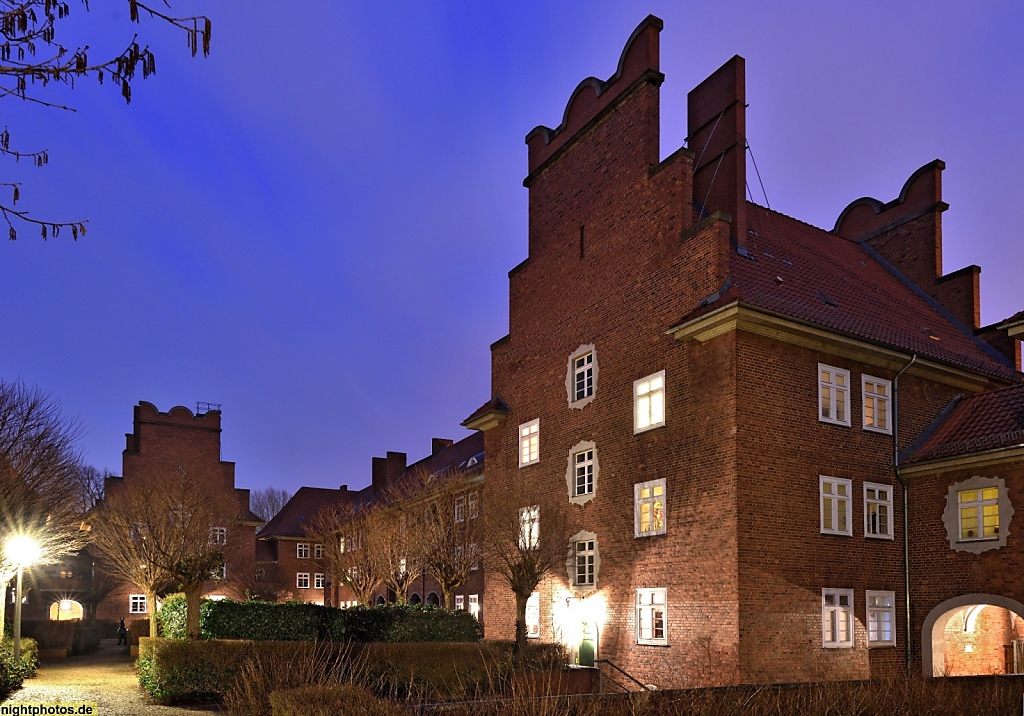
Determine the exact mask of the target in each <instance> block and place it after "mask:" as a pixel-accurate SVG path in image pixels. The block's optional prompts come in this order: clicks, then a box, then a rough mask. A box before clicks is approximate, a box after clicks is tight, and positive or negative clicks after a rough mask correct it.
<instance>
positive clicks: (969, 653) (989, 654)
mask: <svg viewBox="0 0 1024 716" xmlns="http://www.w3.org/2000/svg"><path fill="white" fill-rule="evenodd" d="M986 607H994V609H988V608H986ZM1021 619H1024V604H1021V603H1020V602H1018V601H1016V600H1015V599H1010V598H1009V597H1003V596H1000V595H998V594H964V595H962V596H959V597H953V598H952V599H947V600H946V601H944V602H942V603H941V604H939V605H937V606H936V607H935V608H934V609H932V610H931V611H930V612H929V613H928V616H927V617H925V620H924V624H923V625H922V627H921V667H922V670H923V672H924V675H925V676H926V677H931V676H947V675H967V674H969V673H975V674H981V673H983V674H990V673H1004V669H1002V668H998V664H999V663H1000V662H1001V659H1002V654H1003V651H1002V650H1003V647H1004V642H1006V641H1007V640H1009V639H1016V638H1019V637H1017V636H1016V633H1017V632H1018V630H1019V632H1020V633H1022V634H1024V624H1020V623H1019V621H1020V620H1021ZM1004 632H1006V633H1004ZM1011 632H1012V633H1011ZM961 635H962V636H961Z"/></svg>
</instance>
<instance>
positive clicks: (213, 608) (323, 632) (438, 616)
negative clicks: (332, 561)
mask: <svg viewBox="0 0 1024 716" xmlns="http://www.w3.org/2000/svg"><path fill="white" fill-rule="evenodd" d="M158 618H159V619H160V626H161V629H162V631H163V635H164V636H165V637H167V638H171V639H180V638H184V636H185V598H184V596H182V595H171V596H169V597H167V598H166V599H164V602H163V606H162V607H161V609H160V612H159V613H158ZM199 632H200V635H201V636H202V637H203V638H205V639H251V640H253V641H357V642H424V641H427V642H437V641H444V642H467V641H479V640H480V638H481V637H482V635H483V627H482V626H481V624H480V622H479V621H477V619H476V618H475V617H473V615H472V614H470V613H468V612H452V611H448V610H445V609H441V608H440V607H434V606H426V605H419V604H417V605H408V604H385V605H381V606H376V607H351V608H349V609H337V608H333V607H324V606H320V605H319V604H307V603H305V602H286V603H283V604H280V603H273V602H236V601H233V600H230V599H224V600H221V601H208V600H206V601H203V602H202V605H201V608H200V610H199Z"/></svg>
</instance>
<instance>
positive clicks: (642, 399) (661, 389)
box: [633, 371, 665, 433]
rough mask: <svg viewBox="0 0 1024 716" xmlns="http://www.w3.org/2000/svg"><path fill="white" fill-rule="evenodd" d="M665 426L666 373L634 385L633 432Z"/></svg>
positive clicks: (648, 377)
mask: <svg viewBox="0 0 1024 716" xmlns="http://www.w3.org/2000/svg"><path fill="white" fill-rule="evenodd" d="M664 424H665V371H659V372H657V373H655V374H654V375H649V376H647V377H646V378H641V379H640V380H638V381H635V382H634V383H633V432H634V433H640V432H643V431H644V430H650V429H651V428H657V427H660V426H662V425H664Z"/></svg>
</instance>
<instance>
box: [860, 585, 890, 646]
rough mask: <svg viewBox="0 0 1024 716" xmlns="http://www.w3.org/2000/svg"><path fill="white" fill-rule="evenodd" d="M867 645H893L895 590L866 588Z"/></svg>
mask: <svg viewBox="0 0 1024 716" xmlns="http://www.w3.org/2000/svg"><path fill="white" fill-rule="evenodd" d="M866 595H867V597H866V598H867V612H866V614H867V617H868V619H867V622H868V623H867V627H868V646H895V644H896V592H880V591H873V590H870V589H869V590H868V591H867V592H866Z"/></svg>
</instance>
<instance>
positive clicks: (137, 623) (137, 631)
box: [128, 619, 184, 646]
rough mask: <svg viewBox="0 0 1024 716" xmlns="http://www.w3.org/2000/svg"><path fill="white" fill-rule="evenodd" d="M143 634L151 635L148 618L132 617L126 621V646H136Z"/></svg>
mask: <svg viewBox="0 0 1024 716" xmlns="http://www.w3.org/2000/svg"><path fill="white" fill-rule="evenodd" d="M182 624H184V622H182ZM144 636H152V635H151V634H150V633H149V619H132V620H131V621H130V622H128V646H138V645H139V639H141V638H142V637H144Z"/></svg>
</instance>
